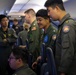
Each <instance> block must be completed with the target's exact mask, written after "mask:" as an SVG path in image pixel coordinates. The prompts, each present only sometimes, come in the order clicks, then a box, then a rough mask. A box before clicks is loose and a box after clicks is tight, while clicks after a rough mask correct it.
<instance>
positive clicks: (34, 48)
mask: <svg viewBox="0 0 76 75" xmlns="http://www.w3.org/2000/svg"><path fill="white" fill-rule="evenodd" d="M28 42H29V52H30V53H31V54H32V56H33V61H35V60H36V58H37V57H38V55H39V27H38V24H37V21H36V20H35V21H34V22H33V23H32V24H31V27H30V29H29V32H28Z"/></svg>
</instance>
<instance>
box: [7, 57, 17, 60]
mask: <svg viewBox="0 0 76 75" xmlns="http://www.w3.org/2000/svg"><path fill="white" fill-rule="evenodd" d="M11 59H16V58H15V57H9V58H8V60H11Z"/></svg>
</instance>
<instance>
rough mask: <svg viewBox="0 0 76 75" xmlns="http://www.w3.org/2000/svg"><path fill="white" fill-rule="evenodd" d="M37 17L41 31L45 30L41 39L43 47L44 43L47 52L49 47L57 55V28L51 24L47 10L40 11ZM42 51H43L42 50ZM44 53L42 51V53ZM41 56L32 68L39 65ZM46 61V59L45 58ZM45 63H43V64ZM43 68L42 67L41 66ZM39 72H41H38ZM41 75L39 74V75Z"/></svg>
mask: <svg viewBox="0 0 76 75" xmlns="http://www.w3.org/2000/svg"><path fill="white" fill-rule="evenodd" d="M36 17H37V23H38V26H39V28H40V29H44V33H43V36H42V37H41V39H42V40H41V46H42V44H43V43H45V51H46V49H47V47H51V48H52V50H53V52H54V53H55V51H54V50H55V40H56V30H55V28H54V27H53V26H52V25H51V23H50V17H49V16H48V14H47V10H45V9H40V10H39V11H38V12H37V13H36ZM40 51H41V49H40ZM41 52H42V51H41ZM41 58H42V57H41V55H40V56H39V57H38V58H37V60H36V61H35V62H34V63H33V64H32V67H33V68H35V67H34V65H37V64H39V63H38V62H39V60H41ZM45 59H46V57H45ZM43 63H44V62H42V64H43ZM40 67H41V65H40ZM38 71H39V70H38ZM38 75H39V74H38Z"/></svg>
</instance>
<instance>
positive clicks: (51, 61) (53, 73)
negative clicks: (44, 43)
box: [46, 47, 57, 75]
mask: <svg viewBox="0 0 76 75" xmlns="http://www.w3.org/2000/svg"><path fill="white" fill-rule="evenodd" d="M46 54H47V66H48V68H49V73H50V75H57V72H56V65H55V60H54V55H53V51H52V49H51V48H50V47H47V50H46Z"/></svg>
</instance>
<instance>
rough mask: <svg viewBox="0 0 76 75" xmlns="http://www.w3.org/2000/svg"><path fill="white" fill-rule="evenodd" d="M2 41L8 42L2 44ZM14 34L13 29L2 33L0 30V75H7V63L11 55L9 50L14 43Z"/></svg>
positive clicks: (0, 29) (15, 37)
mask: <svg viewBox="0 0 76 75" xmlns="http://www.w3.org/2000/svg"><path fill="white" fill-rule="evenodd" d="M4 39H7V40H8V41H7V42H6V43H5V42H3V40H4ZM16 39H17V36H16V33H15V31H14V30H13V29H10V28H8V29H7V31H3V29H2V28H0V75H7V74H6V73H7V69H6V68H7V62H8V57H9V55H10V53H11V48H12V46H13V45H14V43H16Z"/></svg>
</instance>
